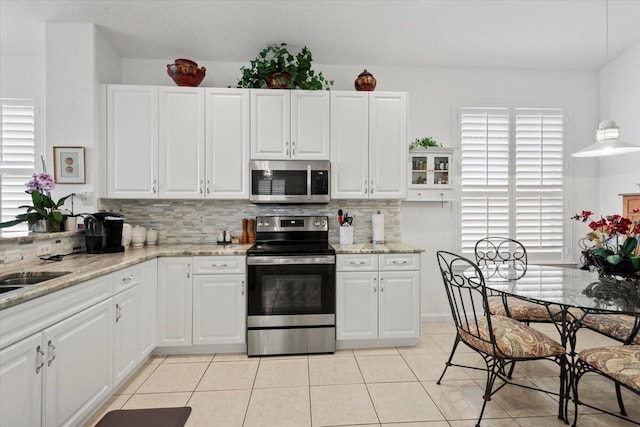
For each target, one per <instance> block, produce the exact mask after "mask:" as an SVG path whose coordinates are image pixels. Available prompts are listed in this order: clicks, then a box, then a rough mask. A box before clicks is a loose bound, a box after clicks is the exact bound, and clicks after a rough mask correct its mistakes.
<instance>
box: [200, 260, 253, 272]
mask: <svg viewBox="0 0 640 427" xmlns="http://www.w3.org/2000/svg"><path fill="white" fill-rule="evenodd" d="M246 270H247V261H246V257H244V256H202V257H194V258H193V274H231V273H240V274H244V273H245V272H246Z"/></svg>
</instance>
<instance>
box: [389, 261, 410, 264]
mask: <svg viewBox="0 0 640 427" xmlns="http://www.w3.org/2000/svg"><path fill="white" fill-rule="evenodd" d="M391 264H408V262H407V261H391Z"/></svg>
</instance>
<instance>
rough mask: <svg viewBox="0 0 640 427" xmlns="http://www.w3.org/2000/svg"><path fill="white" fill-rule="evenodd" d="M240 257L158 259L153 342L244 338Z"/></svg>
mask: <svg viewBox="0 0 640 427" xmlns="http://www.w3.org/2000/svg"><path fill="white" fill-rule="evenodd" d="M245 270H246V258H245V257H244V256H210V257H207V256H203V257H193V258H192V257H172V258H168V257H166V258H160V259H159V260H158V339H157V345H158V346H159V347H172V346H173V347H175V346H189V345H201V344H243V343H245V341H246V304H247V303H246V298H247V297H246V287H245V280H246V272H245Z"/></svg>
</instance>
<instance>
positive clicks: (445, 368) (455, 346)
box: [436, 334, 460, 384]
mask: <svg viewBox="0 0 640 427" xmlns="http://www.w3.org/2000/svg"><path fill="white" fill-rule="evenodd" d="M458 344H460V335H459V334H456V340H455V342H454V343H453V348H452V349H451V354H450V355H449V360H447V363H445V365H444V371H442V375H440V378H439V379H438V381H437V382H436V384H440V381H442V378H444V374H445V373H446V372H447V368H449V366H451V360H452V359H453V354H454V353H455V352H456V348H457V347H458Z"/></svg>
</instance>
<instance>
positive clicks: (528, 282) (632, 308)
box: [465, 265, 640, 315]
mask: <svg viewBox="0 0 640 427" xmlns="http://www.w3.org/2000/svg"><path fill="white" fill-rule="evenodd" d="M480 271H481V272H482V275H483V277H484V279H485V285H486V287H487V288H488V289H491V290H494V291H498V292H501V293H505V294H509V295H513V296H516V297H518V298H522V299H526V300H530V301H534V302H542V303H555V304H560V305H564V306H567V307H576V308H582V309H585V310H586V311H610V312H619V313H629V314H635V315H638V314H640V287H639V286H638V284H637V283H636V284H635V285H634V284H632V283H629V282H626V283H625V282H620V281H615V280H613V281H606V280H604V281H601V280H600V278H599V277H598V274H597V273H595V272H590V271H586V270H580V269H577V268H563V267H552V266H545V265H528V266H527V267H526V271H525V270H521V269H519V268H518V267H516V268H514V267H513V266H506V265H498V266H488V267H481V268H480ZM468 274H473V272H471V271H470V270H467V271H466V272H465V275H468Z"/></svg>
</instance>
